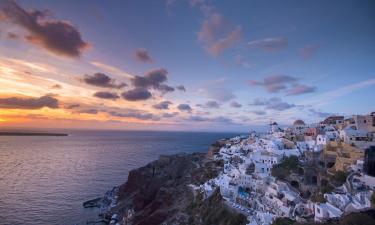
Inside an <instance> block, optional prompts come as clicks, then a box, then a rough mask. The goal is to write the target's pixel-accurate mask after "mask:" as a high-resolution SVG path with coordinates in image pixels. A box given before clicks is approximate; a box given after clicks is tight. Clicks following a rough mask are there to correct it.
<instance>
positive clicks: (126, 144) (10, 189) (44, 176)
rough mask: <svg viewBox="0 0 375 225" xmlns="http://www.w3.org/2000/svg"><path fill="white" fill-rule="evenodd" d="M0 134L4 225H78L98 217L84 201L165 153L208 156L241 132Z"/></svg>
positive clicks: (0, 220) (0, 205)
mask: <svg viewBox="0 0 375 225" xmlns="http://www.w3.org/2000/svg"><path fill="white" fill-rule="evenodd" d="M67 133H68V134H69V135H68V136H61V137H50V136H0V224H1V225H75V224H82V225H83V224H86V223H87V222H90V221H96V220H97V219H98V211H97V209H84V208H83V207H82V203H83V202H84V201H87V200H90V199H94V198H97V197H101V196H102V195H103V194H104V193H105V192H106V191H108V190H110V189H112V188H113V187H114V186H117V185H120V184H122V183H124V182H125V181H126V179H127V176H128V172H129V171H130V170H132V169H135V168H138V167H141V166H144V165H146V164H147V163H149V162H151V161H153V160H155V159H157V158H158V157H159V156H160V155H162V154H163V155H166V154H175V153H181V152H185V153H192V152H206V151H207V150H208V147H209V145H210V144H212V143H213V142H214V141H216V140H218V139H221V138H227V137H233V136H235V135H238V133H204V132H202V133H199V132H159V131H158V132H156V131H155V132H154V131H67Z"/></svg>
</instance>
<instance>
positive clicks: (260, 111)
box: [0, 0, 375, 131]
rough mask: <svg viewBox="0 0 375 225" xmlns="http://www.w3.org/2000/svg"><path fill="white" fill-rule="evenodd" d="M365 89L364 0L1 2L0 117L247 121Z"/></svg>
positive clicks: (370, 85)
mask: <svg viewBox="0 0 375 225" xmlns="http://www.w3.org/2000/svg"><path fill="white" fill-rule="evenodd" d="M374 98H375V1H371V0H369V1H365V0H360V1H354V0H353V1H346V0H343V1H341V0H340V1H338V0H337V1H333V0H332V1H325V0H324V1H297V0H295V1H263V0H262V1H256V0H252V1H237V0H233V1H224V0H223V1H213V0H212V1H209V0H207V1H205V0H190V1H189V0H167V1H165V0H153V1H149V0H137V1H115V0H111V1H93V0H86V1H39V0H31V1H0V128H15V127H16V128H84V129H124V130H127V129H128V130H133V129H137V130H198V131H246V130H250V129H252V128H257V127H262V126H264V125H265V124H268V123H269V121H270V120H273V121H277V122H279V123H280V124H284V125H287V124H290V123H292V122H293V121H294V120H296V119H303V120H305V121H306V122H317V121H320V120H322V119H323V118H324V117H326V116H328V115H334V114H340V115H344V116H350V115H353V114H366V113H370V112H371V111H375V107H374V106H375V104H374Z"/></svg>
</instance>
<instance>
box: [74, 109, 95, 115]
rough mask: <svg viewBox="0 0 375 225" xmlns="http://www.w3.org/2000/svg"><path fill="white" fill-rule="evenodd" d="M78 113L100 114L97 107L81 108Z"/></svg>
mask: <svg viewBox="0 0 375 225" xmlns="http://www.w3.org/2000/svg"><path fill="white" fill-rule="evenodd" d="M78 113H85V114H98V113H99V110H97V109H82V110H79V111H78Z"/></svg>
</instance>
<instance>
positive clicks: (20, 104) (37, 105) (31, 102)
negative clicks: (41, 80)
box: [0, 95, 59, 109]
mask: <svg viewBox="0 0 375 225" xmlns="http://www.w3.org/2000/svg"><path fill="white" fill-rule="evenodd" d="M43 107H48V108H51V109H56V108H58V107H59V101H58V100H57V99H56V98H54V97H53V96H50V95H44V96H41V97H39V98H34V97H9V98H0V108H5V109H41V108H43Z"/></svg>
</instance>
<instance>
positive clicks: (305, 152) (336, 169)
mask: <svg viewBox="0 0 375 225" xmlns="http://www.w3.org/2000/svg"><path fill="white" fill-rule="evenodd" d="M374 146H375V113H371V114H370V115H365V116H359V115H358V116H353V117H351V118H344V117H343V116H331V117H328V118H326V119H325V120H324V121H322V122H320V123H316V124H305V123H304V121H302V120H296V121H295V122H294V123H293V125H292V126H291V127H287V128H281V127H280V126H278V124H277V123H276V122H272V123H270V131H269V132H268V133H263V134H261V133H256V132H251V133H250V134H249V135H246V136H238V137H234V138H231V139H228V140H227V141H226V142H225V146H223V147H222V148H221V149H220V151H219V152H218V153H217V154H215V155H214V159H215V160H222V161H223V162H224V169H223V171H222V172H221V173H220V174H219V176H217V177H216V178H214V179H211V180H209V181H208V182H206V183H205V184H203V185H201V186H200V190H201V191H202V192H203V193H204V195H205V197H209V196H210V195H211V194H212V193H213V191H214V190H215V189H216V188H219V189H220V193H221V195H222V196H223V198H224V199H225V202H226V204H227V205H228V207H231V208H232V209H233V210H236V211H238V212H240V213H242V214H244V215H246V216H247V218H248V220H249V224H251V225H256V224H271V223H272V222H273V221H274V219H275V218H277V217H287V218H292V219H295V220H297V221H301V222H306V221H319V222H321V221H325V220H328V219H332V218H339V217H340V216H342V215H343V214H346V213H350V212H355V211H360V210H364V209H368V208H370V207H371V201H370V200H371V197H372V194H373V191H374V190H375V147H374ZM288 158H294V159H297V163H298V169H297V170H296V171H295V170H294V171H292V172H290V173H289V174H287V176H286V177H283V178H280V177H276V176H274V175H273V172H272V169H273V168H274V167H275V165H278V164H280V163H282V162H284V160H287V159H288ZM337 174H345V177H344V178H343V179H344V180H343V181H342V182H341V183H340V184H339V185H336V186H335V185H333V187H331V186H330V185H331V184H334V183H335V182H333V181H331V180H330V179H333V178H332V177H335V176H338V175H337ZM327 187H331V188H327ZM314 196H315V197H314ZM316 196H320V197H321V198H320V199H319V198H317V197H316Z"/></svg>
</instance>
